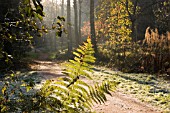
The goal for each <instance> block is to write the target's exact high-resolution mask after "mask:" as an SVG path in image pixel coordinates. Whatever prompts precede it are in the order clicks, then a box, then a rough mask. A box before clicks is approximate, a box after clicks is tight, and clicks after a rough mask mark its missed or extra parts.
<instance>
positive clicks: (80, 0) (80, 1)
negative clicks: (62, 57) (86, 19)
mask: <svg viewBox="0 0 170 113" xmlns="http://www.w3.org/2000/svg"><path fill="white" fill-rule="evenodd" d="M78 2H79V28H78V29H79V40H80V43H81V41H82V39H81V10H82V9H81V4H82V0H79V1H78Z"/></svg>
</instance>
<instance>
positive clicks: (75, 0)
mask: <svg viewBox="0 0 170 113" xmlns="http://www.w3.org/2000/svg"><path fill="white" fill-rule="evenodd" d="M73 3H74V33H75V39H76V46H77V47H78V45H79V43H80V41H79V35H78V16H77V15H78V13H77V0H74V2H73Z"/></svg>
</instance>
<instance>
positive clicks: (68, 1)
mask: <svg viewBox="0 0 170 113" xmlns="http://www.w3.org/2000/svg"><path fill="white" fill-rule="evenodd" d="M70 24H71V7H70V0H67V31H68V34H67V38H68V56H69V57H70V55H71V51H72V37H71V25H70Z"/></svg>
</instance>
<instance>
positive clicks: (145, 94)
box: [93, 67, 170, 113]
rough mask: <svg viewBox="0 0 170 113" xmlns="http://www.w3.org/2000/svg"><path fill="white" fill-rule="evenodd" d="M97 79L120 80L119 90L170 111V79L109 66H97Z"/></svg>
mask: <svg viewBox="0 0 170 113" xmlns="http://www.w3.org/2000/svg"><path fill="white" fill-rule="evenodd" d="M94 70H95V71H94V73H93V75H94V76H93V77H94V79H95V80H100V81H102V80H108V79H109V80H114V81H118V82H120V84H119V86H118V90H120V91H122V92H123V93H126V94H130V95H133V96H134V97H136V98H138V99H140V100H141V101H143V102H148V103H150V104H152V105H153V106H156V107H158V108H160V109H161V110H162V111H164V112H165V113H167V112H170V81H165V80H163V79H161V78H156V77H155V75H149V74H129V73H122V72H118V71H112V70H110V69H107V68H101V67H98V68H95V69H94Z"/></svg>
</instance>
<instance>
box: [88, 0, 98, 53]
mask: <svg viewBox="0 0 170 113" xmlns="http://www.w3.org/2000/svg"><path fill="white" fill-rule="evenodd" d="M90 33H91V40H92V44H93V48H94V51H95V55H96V54H97V41H96V33H95V23H94V0H90Z"/></svg>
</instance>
